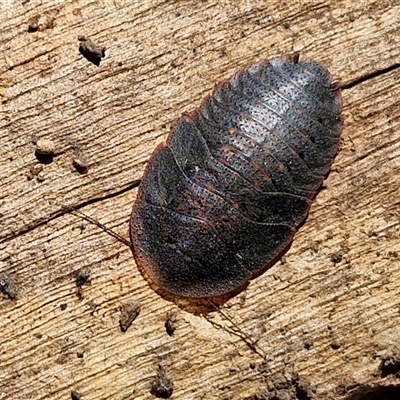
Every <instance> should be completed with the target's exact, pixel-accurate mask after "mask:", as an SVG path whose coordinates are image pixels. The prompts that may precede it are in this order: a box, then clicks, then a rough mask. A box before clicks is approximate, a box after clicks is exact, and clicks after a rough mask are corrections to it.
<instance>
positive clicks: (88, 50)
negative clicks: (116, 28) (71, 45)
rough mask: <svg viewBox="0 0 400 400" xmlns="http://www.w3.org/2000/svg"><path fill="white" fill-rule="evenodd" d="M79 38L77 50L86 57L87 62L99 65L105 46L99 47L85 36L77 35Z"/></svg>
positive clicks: (103, 55)
mask: <svg viewBox="0 0 400 400" xmlns="http://www.w3.org/2000/svg"><path fill="white" fill-rule="evenodd" d="M78 40H79V42H80V43H79V52H80V53H81V54H82V55H83V57H85V58H86V60H88V61H89V62H91V63H92V64H94V65H97V66H99V65H100V61H101V59H102V58H104V57H105V55H106V53H105V52H106V48H105V47H100V46H98V45H97V44H95V43H93V41H92V40H91V39H89V38H87V37H86V36H78Z"/></svg>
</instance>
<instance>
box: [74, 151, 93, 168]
mask: <svg viewBox="0 0 400 400" xmlns="http://www.w3.org/2000/svg"><path fill="white" fill-rule="evenodd" d="M72 165H73V166H74V168H75V169H76V170H77V171H78V172H79V173H80V174H86V173H87V171H88V167H89V164H88V161H87V159H86V157H85V155H84V154H83V152H82V150H78V149H74V156H73V159H72Z"/></svg>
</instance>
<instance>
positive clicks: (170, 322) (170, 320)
mask: <svg viewBox="0 0 400 400" xmlns="http://www.w3.org/2000/svg"><path fill="white" fill-rule="evenodd" d="M175 322H176V315H175V314H174V313H173V312H171V311H168V312H167V319H166V320H165V324H164V326H165V330H166V331H167V333H168V335H169V336H172V335H173V334H174V332H175V330H176V324H175Z"/></svg>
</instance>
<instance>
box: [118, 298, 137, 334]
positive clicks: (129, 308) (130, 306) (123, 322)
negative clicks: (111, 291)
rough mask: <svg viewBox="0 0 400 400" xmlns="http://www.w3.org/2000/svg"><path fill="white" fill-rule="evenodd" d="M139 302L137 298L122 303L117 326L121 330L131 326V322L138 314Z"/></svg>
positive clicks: (124, 330) (123, 330)
mask: <svg viewBox="0 0 400 400" xmlns="http://www.w3.org/2000/svg"><path fill="white" fill-rule="evenodd" d="M140 308H141V306H140V302H139V301H138V300H132V301H130V302H129V303H125V304H122V306H121V316H120V317H119V326H120V328H121V332H126V331H127V330H128V328H129V327H130V326H131V324H132V322H133V321H134V320H135V319H136V318H137V317H138V315H139V314H140Z"/></svg>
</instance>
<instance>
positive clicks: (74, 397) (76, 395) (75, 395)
mask: <svg viewBox="0 0 400 400" xmlns="http://www.w3.org/2000/svg"><path fill="white" fill-rule="evenodd" d="M81 398H82V396H81V394H80V393H78V392H77V391H76V390H73V391H72V392H71V399H72V400H81Z"/></svg>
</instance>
